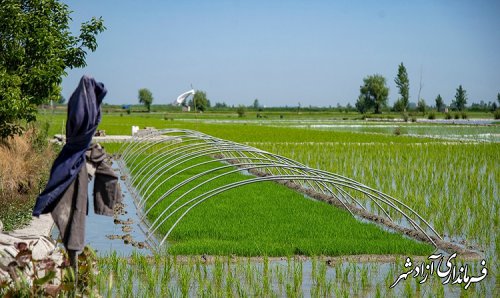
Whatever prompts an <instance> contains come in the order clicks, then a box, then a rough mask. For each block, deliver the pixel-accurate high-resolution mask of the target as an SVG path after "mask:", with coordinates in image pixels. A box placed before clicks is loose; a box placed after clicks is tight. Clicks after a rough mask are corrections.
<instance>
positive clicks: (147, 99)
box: [138, 88, 153, 113]
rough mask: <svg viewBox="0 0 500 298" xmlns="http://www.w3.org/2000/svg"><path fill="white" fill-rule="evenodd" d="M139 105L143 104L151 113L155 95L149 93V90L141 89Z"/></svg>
mask: <svg viewBox="0 0 500 298" xmlns="http://www.w3.org/2000/svg"><path fill="white" fill-rule="evenodd" d="M138 97H139V103H142V104H143V105H144V106H145V107H146V109H148V113H149V112H151V104H153V93H151V91H149V89H148V88H142V89H139V96H138Z"/></svg>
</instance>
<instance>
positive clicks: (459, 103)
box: [453, 85, 467, 111]
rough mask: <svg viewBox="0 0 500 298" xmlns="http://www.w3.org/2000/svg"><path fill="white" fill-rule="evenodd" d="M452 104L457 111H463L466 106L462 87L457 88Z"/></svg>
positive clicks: (465, 95) (465, 96)
mask: <svg viewBox="0 0 500 298" xmlns="http://www.w3.org/2000/svg"><path fill="white" fill-rule="evenodd" d="M453 104H454V105H455V107H456V108H457V110H459V111H463V110H464V109H465V105H466V104H467V91H465V89H463V88H462V85H459V86H458V88H457V92H456V93H455V100H454V101H453Z"/></svg>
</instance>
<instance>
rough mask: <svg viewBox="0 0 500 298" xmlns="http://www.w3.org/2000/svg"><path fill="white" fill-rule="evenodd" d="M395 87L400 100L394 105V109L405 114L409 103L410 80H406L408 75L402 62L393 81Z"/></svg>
mask: <svg viewBox="0 0 500 298" xmlns="http://www.w3.org/2000/svg"><path fill="white" fill-rule="evenodd" d="M394 82H395V83H396V86H398V89H399V95H401V97H400V98H398V100H397V102H396V104H394V109H395V110H398V109H401V108H402V110H399V112H403V111H404V112H406V110H407V109H408V104H409V103H410V80H409V79H408V73H407V72H406V67H405V66H404V65H403V62H401V64H399V66H398V74H397V76H396V78H395V79H394Z"/></svg>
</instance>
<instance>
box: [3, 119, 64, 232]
mask: <svg viewBox="0 0 500 298" xmlns="http://www.w3.org/2000/svg"><path fill="white" fill-rule="evenodd" d="M47 132H48V125H42V126H33V127H31V128H30V129H29V130H28V131H27V132H25V134H24V135H22V136H14V137H12V138H9V139H5V140H2V141H0V206H2V207H1V208H0V221H2V223H3V225H4V230H6V231H11V230H14V229H16V228H19V227H21V226H23V225H25V224H27V223H29V221H30V220H31V211H32V208H33V205H34V203H35V199H36V197H37V195H38V194H39V192H40V191H41V190H42V189H43V187H44V186H45V183H46V182H47V179H48V176H49V172H50V166H51V163H52V160H53V158H54V157H55V152H54V149H53V148H52V146H49V145H48V143H47Z"/></svg>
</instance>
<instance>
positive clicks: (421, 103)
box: [417, 98, 427, 114]
mask: <svg viewBox="0 0 500 298" xmlns="http://www.w3.org/2000/svg"><path fill="white" fill-rule="evenodd" d="M417 110H418V111H419V112H422V114H425V110H427V104H426V103H425V100H424V99H423V98H421V99H419V100H418V103H417Z"/></svg>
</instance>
